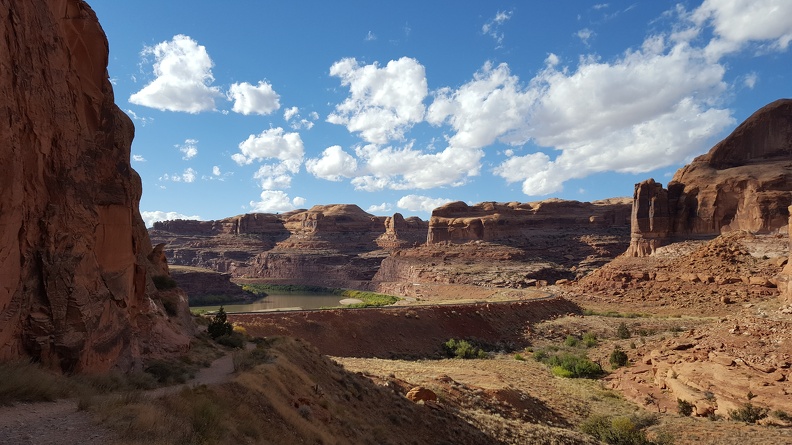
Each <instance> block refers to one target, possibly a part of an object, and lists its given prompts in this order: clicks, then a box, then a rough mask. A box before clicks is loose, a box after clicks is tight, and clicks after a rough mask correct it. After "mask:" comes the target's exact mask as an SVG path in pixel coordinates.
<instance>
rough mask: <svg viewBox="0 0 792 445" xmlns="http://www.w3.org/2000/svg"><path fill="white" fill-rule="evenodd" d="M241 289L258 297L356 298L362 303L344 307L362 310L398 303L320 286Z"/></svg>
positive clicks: (394, 299)
mask: <svg viewBox="0 0 792 445" xmlns="http://www.w3.org/2000/svg"><path fill="white" fill-rule="evenodd" d="M242 289H243V290H245V291H248V292H251V293H254V294H256V295H258V296H262V297H264V296H266V295H267V293H268V292H277V293H289V292H294V293H301V294H302V293H308V294H332V295H338V296H339V297H341V298H356V299H358V300H361V301H363V302H362V303H356V304H350V305H347V306H344V307H348V308H363V307H382V306H389V305H391V304H393V303H396V302H397V301H399V297H395V296H393V295H386V294H380V293H377V292H369V291H362V290H353V289H337V288H329V287H321V286H307V285H299V284H243V285H242Z"/></svg>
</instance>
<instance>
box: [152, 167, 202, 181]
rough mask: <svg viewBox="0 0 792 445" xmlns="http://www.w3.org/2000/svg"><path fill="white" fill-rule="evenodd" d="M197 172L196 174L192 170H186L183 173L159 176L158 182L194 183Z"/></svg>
mask: <svg viewBox="0 0 792 445" xmlns="http://www.w3.org/2000/svg"><path fill="white" fill-rule="evenodd" d="M197 175H198V172H196V171H195V170H194V169H193V168H187V169H185V170H184V172H183V173H181V174H179V173H173V174H170V175H169V174H167V173H165V174H164V175H162V176H160V178H159V180H160V181H172V182H187V183H190V182H195V178H196V177H197Z"/></svg>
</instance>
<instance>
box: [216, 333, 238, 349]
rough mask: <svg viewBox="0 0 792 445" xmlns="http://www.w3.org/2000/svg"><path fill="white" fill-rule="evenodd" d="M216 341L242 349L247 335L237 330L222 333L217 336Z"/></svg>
mask: <svg viewBox="0 0 792 445" xmlns="http://www.w3.org/2000/svg"><path fill="white" fill-rule="evenodd" d="M215 341H216V342H217V343H219V344H221V345H223V346H228V347H229V348H234V349H242V348H244V347H245V337H244V336H242V335H240V334H238V333H236V332H232V333H231V334H224V335H221V336H219V337H217V338H216V339H215Z"/></svg>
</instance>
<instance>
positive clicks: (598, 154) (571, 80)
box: [495, 36, 734, 195]
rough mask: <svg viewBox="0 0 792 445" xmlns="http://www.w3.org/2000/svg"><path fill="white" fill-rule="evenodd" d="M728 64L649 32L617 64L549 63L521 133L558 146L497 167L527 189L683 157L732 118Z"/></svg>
mask: <svg viewBox="0 0 792 445" xmlns="http://www.w3.org/2000/svg"><path fill="white" fill-rule="evenodd" d="M724 72H725V69H724V67H723V66H721V65H719V64H717V63H714V62H712V61H710V59H708V58H707V57H706V55H705V54H704V51H702V50H700V49H696V48H693V47H690V46H689V45H688V44H687V43H684V42H682V43H677V44H675V45H667V44H666V43H665V41H664V39H663V37H662V36H654V37H650V38H648V39H647V40H646V42H644V45H643V47H642V48H641V49H640V50H637V51H627V52H625V54H624V55H623V56H622V57H620V58H619V59H617V60H615V61H613V62H600V61H598V60H595V59H583V60H582V61H581V62H580V64H579V65H578V67H577V69H576V70H574V71H570V70H567V69H566V68H561V69H558V68H557V67H556V66H548V67H547V68H546V69H545V70H544V71H543V72H542V73H540V74H539V75H538V76H537V77H536V78H534V79H533V80H532V81H531V85H532V88H533V89H535V91H536V92H537V93H538V94H539V97H538V98H537V100H536V103H535V105H534V106H533V107H532V108H531V111H530V113H529V114H528V115H526V121H525V122H526V123H525V125H523V126H521V127H519V128H517V129H516V130H515V133H514V140H516V141H520V140H525V139H531V140H533V141H534V142H535V143H536V144H538V145H540V146H544V147H552V148H554V149H555V150H557V151H560V154H559V155H558V156H556V157H555V159H551V158H550V156H548V155H547V154H544V153H532V154H528V155H525V156H513V157H511V158H509V159H508V160H506V161H505V162H503V163H502V164H501V165H500V166H498V167H497V168H496V169H495V173H496V174H498V175H500V176H502V177H503V178H504V179H506V180H507V181H508V182H518V181H523V184H522V190H523V192H524V193H525V194H528V195H544V194H548V193H553V192H557V191H559V190H561V188H562V184H563V183H564V182H565V181H567V180H569V179H572V178H580V177H584V176H587V175H589V174H592V173H596V172H602V171H617V172H628V173H640V172H645V171H650V170H654V169H656V168H660V167H664V166H668V165H672V164H674V163H678V162H682V161H684V160H685V159H686V158H688V157H690V156H692V155H693V154H695V153H697V152H700V151H701V150H702V149H703V148H705V147H706V146H707V144H708V143H709V142H711V141H710V139H711V138H712V137H713V136H715V135H717V134H718V133H719V132H721V131H722V130H723V129H725V128H726V127H727V126H729V125H731V124H733V122H734V120H733V118H732V117H731V112H730V111H729V110H727V109H721V108H718V107H717V105H716V104H717V103H718V100H719V98H720V96H721V95H722V94H723V93H724V91H725V90H726V88H727V86H726V84H725V82H724V81H723V76H724Z"/></svg>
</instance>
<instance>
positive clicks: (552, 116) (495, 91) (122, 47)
mask: <svg viewBox="0 0 792 445" xmlns="http://www.w3.org/2000/svg"><path fill="white" fill-rule="evenodd" d="M89 4H90V5H91V6H92V7H93V8H94V10H95V11H96V12H97V15H98V16H99V20H100V22H101V23H102V26H103V27H104V30H105V32H106V33H107V35H108V40H109V42H110V62H109V75H110V78H111V80H112V82H113V84H114V89H115V94H116V103H117V104H118V105H119V107H121V108H122V109H123V110H124V111H126V112H127V114H129V116H130V117H132V118H133V121H134V122H135V127H136V136H135V141H134V143H133V145H132V156H133V159H132V165H133V167H134V168H135V169H136V170H137V171H138V172H139V173H140V176H141V177H142V180H143V198H142V200H141V204H140V209H141V212H142V214H143V216H144V219H146V221H147V223H149V224H150V223H151V222H152V221H154V220H157V219H170V218H178V217H181V218H199V219H220V218H224V217H228V216H233V215H238V214H241V213H248V212H272V213H275V212H284V211H288V210H292V209H295V208H310V207H311V206H313V205H316V204H334V203H354V204H357V205H359V206H360V207H361V208H363V209H364V210H367V211H369V212H371V213H374V214H376V215H391V214H393V213H395V212H400V213H402V214H404V215H405V216H409V215H416V216H419V217H421V218H424V219H426V218H428V216H429V212H431V209H432V208H434V207H437V206H439V205H441V204H443V203H444V202H448V201H457V200H462V201H466V202H469V203H476V202H481V201H500V202H507V201H521V202H526V201H536V200H540V199H546V198H550V197H558V198H563V199H575V200H581V201H591V200H596V199H603V198H608V197H616V196H631V195H632V190H633V185H634V184H635V183H636V182H639V181H641V180H643V179H646V178H649V177H654V178H655V179H656V180H658V181H660V182H663V183H666V182H668V180H669V179H670V177H671V175H673V173H674V172H675V171H676V169H678V168H679V167H680V166H682V165H684V164H685V163H687V162H688V161H689V160H690V159H692V157H694V156H696V155H699V154H701V153H704V152H706V151H707V150H708V149H709V148H710V147H711V146H712V145H713V144H714V143H716V142H717V141H718V140H720V139H722V138H723V137H725V136H726V135H727V134H728V133H729V132H730V131H731V130H733V129H734V127H735V126H736V125H737V124H738V123H739V122H741V121H742V120H744V119H745V118H746V117H748V116H749V115H750V114H751V113H753V112H754V111H755V110H757V109H758V108H760V107H761V106H763V105H765V104H767V103H769V102H771V101H773V100H775V99H778V98H782V97H790V96H792V94H791V93H792V92H791V91H790V90H791V88H790V87H791V85H790V74H789V73H790V67H792V64H791V63H790V61H791V60H790V51H791V50H790V46H792V45H791V41H792V2H790V1H788V0H706V1H704V2H701V1H687V2H685V1H683V2H674V1H661V0H656V1H651V2H650V1H644V2H638V1H629V2H622V1H611V2H607V3H596V2H589V1H564V2H524V1H519V2H518V1H511V2H502V1H493V2H478V1H475V2H474V1H469V2H459V1H401V2H369V1H345V2H327V1H300V2H295V1H234V2H222V3H221V2H216V1H213V2H208V1H203V0H193V1H181V0H169V1H167V2H162V1H157V2H155V1H149V0H140V1H136V2H119V1H117V0H89Z"/></svg>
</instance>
